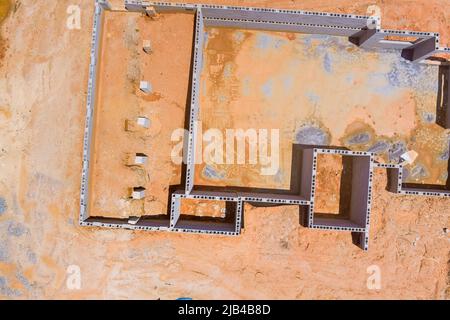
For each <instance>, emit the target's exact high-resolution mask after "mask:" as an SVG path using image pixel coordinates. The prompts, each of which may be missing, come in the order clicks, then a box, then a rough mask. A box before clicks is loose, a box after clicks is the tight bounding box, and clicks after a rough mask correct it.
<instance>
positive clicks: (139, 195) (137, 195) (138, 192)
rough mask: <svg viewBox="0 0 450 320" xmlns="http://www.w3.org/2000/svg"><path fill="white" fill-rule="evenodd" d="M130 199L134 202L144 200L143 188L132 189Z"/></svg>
mask: <svg viewBox="0 0 450 320" xmlns="http://www.w3.org/2000/svg"><path fill="white" fill-rule="evenodd" d="M131 198H133V199H134V200H141V199H144V198H145V188H144V187H134V188H133V190H132V192H131Z"/></svg>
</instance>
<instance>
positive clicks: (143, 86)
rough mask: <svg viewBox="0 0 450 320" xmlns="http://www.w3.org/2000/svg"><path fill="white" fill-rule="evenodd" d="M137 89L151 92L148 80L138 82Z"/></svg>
mask: <svg viewBox="0 0 450 320" xmlns="http://www.w3.org/2000/svg"><path fill="white" fill-rule="evenodd" d="M139 89H141V91H142V92H144V93H151V92H152V86H151V85H150V83H149V82H148V81H141V83H140V84H139Z"/></svg>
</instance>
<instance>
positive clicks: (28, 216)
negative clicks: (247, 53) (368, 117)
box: [0, 0, 450, 299]
mask: <svg viewBox="0 0 450 320" xmlns="http://www.w3.org/2000/svg"><path fill="white" fill-rule="evenodd" d="M205 2H208V3H210V2H211V1H205ZM74 3H75V4H76V3H79V5H80V7H81V12H82V16H81V17H82V23H81V29H80V30H71V31H69V30H67V29H66V28H65V25H66V19H67V13H66V9H67V6H68V5H69V4H74ZM222 3H227V4H241V5H242V4H243V2H240V1H225V0H224V1H222ZM446 3H447V1H446V0H442V1H437V0H434V1H427V2H422V1H402V2H399V1H374V2H371V1H354V0H351V1H350V0H345V1H341V2H339V5H338V6H336V4H335V1H332V0H320V1H317V0H314V1H313V0H305V1H302V2H301V3H300V2H295V1H284V0H283V1H281V0H280V1H270V2H269V1H256V0H255V1H246V2H245V4H246V5H258V6H270V7H284V8H299V9H314V10H322V11H332V12H348V13H358V14H364V13H365V12H366V9H367V6H368V5H370V4H378V5H379V6H380V7H381V11H382V17H383V26H384V27H388V28H407V29H414V30H424V31H428V30H430V31H440V32H441V36H442V42H443V43H444V44H446V43H449V39H450V30H449V28H448V25H449V19H450V12H449V11H448V10H443V9H442V8H443V7H444V5H445V4H446ZM92 9H93V6H92V3H91V2H90V1H65V0H63V1H45V2H37V1H31V0H28V1H27V0H20V6H16V11H15V12H14V13H13V15H11V16H9V17H8V18H7V19H6V20H5V22H4V24H3V26H2V36H3V38H4V39H5V41H7V49H6V51H5V58H4V59H3V61H2V67H1V70H0V110H1V112H0V130H1V132H2V134H1V135H0V148H1V151H0V165H1V171H0V172H1V173H0V197H1V202H0V204H1V208H2V210H1V211H0V296H1V297H2V298H5V299H24V298H32V299H39V298H84V299H88V298H147V299H157V298H166V299H174V298H177V297H182V296H188V297H193V298H194V299H202V298H203V299H207V298H210V299H214V298H256V299H257V298H292V299H305V298H356V299H362V298H384V299H390V298H419V299H448V298H449V293H450V292H449V291H450V290H449V275H448V273H449V260H450V256H449V249H450V244H449V236H448V233H446V231H445V230H448V229H447V228H448V227H449V201H448V200H444V199H436V198H417V197H409V196H407V197H405V196H397V195H393V194H391V193H388V192H386V191H385V190H384V189H385V186H386V175H385V171H384V170H379V172H377V174H376V175H375V181H374V183H375V188H374V195H375V196H374V199H373V210H372V224H371V227H372V228H371V231H370V250H369V252H363V251H361V250H360V249H359V248H357V247H356V246H354V245H353V244H352V243H351V239H350V236H349V235H348V234H346V233H336V232H320V231H317V230H308V229H305V228H303V227H301V226H299V225H298V208H297V207H295V206H286V207H279V208H253V207H251V206H249V205H246V207H245V230H244V232H243V234H242V235H241V236H240V237H237V238H229V237H219V236H218V237H211V236H201V235H190V234H186V235H185V234H163V233H148V232H131V231H126V230H107V229H96V228H80V227H79V226H78V225H77V220H78V206H79V187H80V172H81V156H82V139H83V124H84V111H85V100H86V83H87V72H88V64H89V53H88V52H89V44H90V42H89V40H90V33H91V21H92ZM44 10H46V11H47V12H48V15H43V14H42V12H43V11H44ZM430 16H432V17H433V19H430V18H429V17H430ZM74 265H75V266H78V267H79V268H80V269H79V270H80V272H81V273H80V274H81V287H80V289H79V290H77V289H74V288H73V287H71V286H67V280H68V279H69V280H70V274H71V272H72V271H71V270H73V267H72V268H71V266H74ZM374 265H376V266H378V267H379V268H380V271H381V288H379V289H368V287H367V278H368V276H369V274H368V272H367V270H368V268H369V269H370V267H371V266H374ZM71 288H72V289H71Z"/></svg>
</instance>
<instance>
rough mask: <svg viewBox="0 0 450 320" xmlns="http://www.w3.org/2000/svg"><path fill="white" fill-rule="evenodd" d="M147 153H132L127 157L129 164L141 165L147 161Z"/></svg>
mask: <svg viewBox="0 0 450 320" xmlns="http://www.w3.org/2000/svg"><path fill="white" fill-rule="evenodd" d="M147 159H148V157H147V155H146V154H143V153H130V154H128V157H127V165H128V166H139V165H145V164H146V163H147Z"/></svg>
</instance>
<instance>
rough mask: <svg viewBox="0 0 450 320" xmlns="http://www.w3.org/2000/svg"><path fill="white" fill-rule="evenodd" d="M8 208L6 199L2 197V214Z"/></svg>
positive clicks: (0, 203)
mask: <svg viewBox="0 0 450 320" xmlns="http://www.w3.org/2000/svg"><path fill="white" fill-rule="evenodd" d="M6 209H8V206H7V204H6V200H5V199H3V198H2V197H0V215H2V214H3V213H5V212H6Z"/></svg>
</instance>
